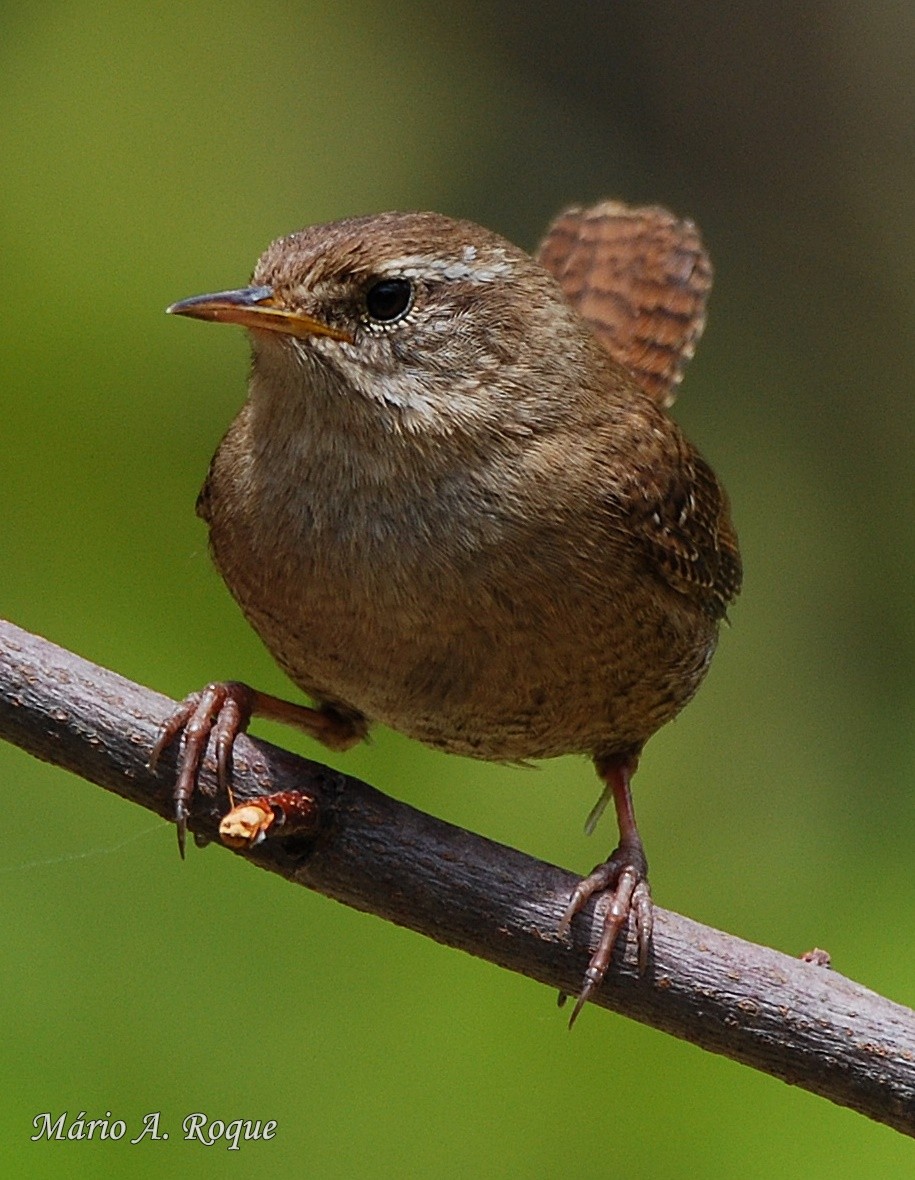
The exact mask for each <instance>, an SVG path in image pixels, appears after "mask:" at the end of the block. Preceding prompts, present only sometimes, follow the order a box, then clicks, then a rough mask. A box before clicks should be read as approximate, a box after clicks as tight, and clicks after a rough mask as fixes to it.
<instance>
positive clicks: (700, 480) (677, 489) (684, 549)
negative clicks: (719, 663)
mask: <svg viewBox="0 0 915 1180" xmlns="http://www.w3.org/2000/svg"><path fill="white" fill-rule="evenodd" d="M679 448H680V456H679V459H680V461H679V462H673V463H670V464H665V465H664V468H663V473H662V474H661V475H660V476H659V477H656V478H654V479H650V480H647V481H646V480H644V479H639V478H638V477H637V476H635V475H634V476H633V478H632V480H631V481H630V482H629V484H628V486H626V487H625V488H624V490H623V501H624V503H625V505H626V508H625V514H626V526H627V531H629V532H630V534H631V535H632V536H633V537H636V538H638V540H639V542H640V544H641V545H642V547H643V550H644V553H645V555H646V557H647V558H648V561H649V564H650V565H651V567H652V568H653V569H654V571H655V573H656V574H658V575H659V576H660V577H661V578H663V579H664V580H665V581H666V582H667V583H668V584H669V585H671V586H672V587H673V588H674V589H675V590H677V591H679V592H680V593H681V594H685V595H686V596H687V597H689V598H692V599H693V601H695V602H696V603H697V604H698V605H699V607H700V608H701V609H702V611H703V612H704V613H705V614H707V615H709V616H710V617H712V618H715V619H720V618H723V617H724V616H725V613H726V611H727V608H728V605H729V604H730V603H731V602H733V600H734V599H735V598H736V597H737V594H738V592H739V591H740V585H741V580H742V567H741V561H740V552H739V550H738V547H737V534H736V532H735V531H734V526H733V524H732V523H731V515H730V506H729V504H728V499H727V495H726V493H725V491H724V489H723V488H722V486H721V484H720V483H719V482H718V480H717V478H716V477H715V473H714V472H713V471H712V469H711V467H709V465H708V464H707V463H706V462H705V460H704V459H703V458H702V457H701V456H700V455H699V454H697V453H696V451H695V450H693V448H692V447H691V446H690V444H689V443H687V442H686V440H685V439H682V438H680V439H679Z"/></svg>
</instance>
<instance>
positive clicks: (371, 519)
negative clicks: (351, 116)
mask: <svg viewBox="0 0 915 1180" xmlns="http://www.w3.org/2000/svg"><path fill="white" fill-rule="evenodd" d="M710 281H711V270H710V266H709V263H708V260H707V258H706V255H705V253H704V251H703V249H702V245H701V242H700V240H699V236H698V233H697V231H696V229H695V227H694V226H693V225H692V223H690V222H686V221H678V220H677V219H676V218H674V217H673V216H672V215H671V214H669V213H667V212H666V211H664V210H662V209H657V208H645V209H631V208H628V207H626V206H624V205H621V204H619V203H615V202H604V203H603V204H600V205H598V206H596V207H595V208H593V209H589V210H577V209H573V210H569V211H568V212H566V213H565V214H563V215H562V216H561V217H560V218H559V219H558V220H557V221H556V222H555V223H554V224H553V226H552V227H551V228H550V230H549V231H548V234H547V237H546V239H545V241H544V243H543V245H542V247H541V250H540V261H539V262H538V261H535V260H534V259H532V258H531V257H530V256H529V255H527V254H525V253H524V252H523V251H521V250H519V249H518V248H516V247H515V246H513V245H511V244H510V243H509V242H507V241H505V240H504V239H503V238H501V237H499V236H497V235H496V234H494V233H490V232H489V231H487V230H485V229H482V228H480V227H479V226H477V225H474V224H471V223H470V222H466V221H455V220H452V219H450V218H447V217H443V216H440V215H438V214H434V213H386V214H380V215H377V216H371V217H359V218H352V219H348V220H343V221H337V222H333V223H331V224H328V225H319V226H313V227H311V228H308V229H304V230H301V231H300V232H299V233H295V234H291V235H290V236H289V237H286V238H281V239H280V240H278V241H276V242H274V243H273V244H272V245H271V246H270V247H269V248H268V250H267V251H266V253H265V254H264V255H263V256H262V257H261V259H260V261H259V262H258V264H257V267H256V268H255V271H254V275H253V278H252V281H251V285H250V286H248V287H244V288H242V289H240V290H235V291H224V292H220V293H218V294H214V295H203V296H199V297H197V298H194V299H187V300H184V301H182V302H180V303H176V304H174V305H173V306H172V307H171V308H169V310H170V311H171V312H174V313H176V314H179V315H186V316H193V317H196V318H199V319H206V320H216V321H220V322H227V323H233V324H241V325H242V326H244V327H246V328H248V329H249V331H250V334H251V342H252V348H253V366H252V372H251V381H250V387H249V393H248V400H247V401H246V403H245V405H244V407H243V408H242V410H241V412H240V413H239V415H238V417H237V418H236V419H235V421H234V422H233V423H232V425H231V427H230V428H229V431H228V433H227V434H226V436H225V438H224V439H223V441H222V443H221V444H220V446H219V449H218V450H217V452H216V454H215V456H214V457H213V461H212V464H211V466H210V471H209V475H208V476H207V480H206V483H205V484H204V487H203V490H202V492H201V494H200V497H199V499H198V502H197V511H198V513H199V515H200V516H202V517H203V519H204V520H205V521H206V522H207V524H208V525H209V530H210V543H211V547H212V553H213V557H214V560H215V562H216V565H217V567H218V569H219V571H220V573H221V574H222V576H223V578H224V579H225V581H226V584H227V585H228V587H229V589H230V590H231V592H232V594H233V595H234V596H235V598H236V600H237V601H238V603H239V605H240V606H241V608H242V610H243V612H244V614H245V616H246V617H247V618H248V620H249V622H250V623H251V624H252V626H253V627H254V629H255V630H256V631H257V633H258V634H259V635H260V637H261V638H262V639H263V641H264V643H265V644H266V645H267V647H268V648H269V649H270V651H271V652H272V654H273V656H274V657H275V658H276V660H277V662H278V663H279V664H280V666H281V667H282V668H283V669H284V671H285V672H286V673H287V674H288V676H289V677H290V679H292V680H293V681H294V682H295V683H296V684H297V685H298V686H299V688H301V689H302V690H303V691H304V692H305V693H307V694H308V696H309V697H311V698H312V700H313V701H314V702H315V705H314V707H313V708H306V707H304V706H300V705H293V704H290V703H288V702H286V701H281V700H278V699H277V698H275V697H271V696H268V695H266V694H264V693H260V692H257V691H255V690H253V689H250V688H248V687H247V686H246V685H242V684H238V683H231V684H213V685H210V686H208V687H207V689H205V690H204V691H203V692H202V693H199V694H194V695H192V696H191V697H189V698H188V699H187V701H186V702H185V704H184V705H183V706H182V707H181V709H180V710H179V711H178V712H177V713H176V714H175V716H174V717H173V718H172V720H171V721H170V722H169V724H168V725H167V726H166V727H165V729H164V730H163V732H162V734H161V736H160V738H159V741H158V742H157V744H156V747H155V750H154V751H153V756H152V762H153V764H154V763H155V760H156V759H157V758H158V756H159V754H160V753H161V751H162V750H163V749H164V748H165V747H166V746H167V745H168V744H169V742H171V741H172V740H173V739H174V738H175V737H176V736H177V735H178V734H179V733H180V732H182V731H183V732H184V751H183V755H182V760H181V764H180V770H179V779H178V784H177V786H176V792H175V797H176V813H177V814H176V818H177V824H178V833H179V844H180V846H181V848H182V854H183V848H184V841H185V831H186V825H187V816H188V802H189V800H190V796H191V794H192V792H193V789H194V783H195V780H196V774H197V769H198V766H199V762H200V759H201V758H202V755H203V752H204V749H205V747H206V744H207V741H208V738H209V736H210V733H211V730H212V731H213V732H214V736H215V738H216V748H217V752H218V759H219V765H220V769H221V775H222V777H223V778H224V779H225V780H227V778H228V767H229V758H230V752H231V744H232V741H233V740H234V737H235V735H236V734H237V733H238V732H239V731H240V730H241V729H243V728H244V727H245V725H246V724H247V722H248V720H249V719H250V717H251V716H252V715H254V714H257V715H262V716H265V717H270V718H273V719H278V720H281V721H285V722H289V723H291V724H294V725H297V726H299V727H300V728H302V729H304V730H305V731H306V732H307V733H309V734H310V735H311V736H313V737H315V738H317V739H318V740H319V741H321V742H323V743H325V744H326V745H328V746H330V747H331V748H333V749H338V750H342V749H346V748H347V747H348V746H350V745H352V744H353V743H355V742H358V741H360V740H361V739H362V738H364V737H365V736H366V733H367V731H368V727H369V724H370V723H371V722H382V723H384V724H386V725H389V726H391V727H392V728H394V729H397V730H399V731H400V732H402V733H405V734H408V735H409V736H411V737H414V738H416V739H418V740H419V741H422V742H425V743H427V744H428V745H431V746H435V747H437V748H439V749H442V750H447V751H450V752H452V753H457V754H466V755H470V756H471V757H475V758H483V759H489V760H494V761H504V762H520V761H528V760H530V759H536V758H551V757H554V756H556V755H559V754H569V753H580V754H587V755H589V756H590V757H592V758H593V760H594V763H595V765H596V767H597V771H598V774H599V775H600V777H601V779H602V780H603V783H604V792H603V795H602V796H601V800H600V801H599V803H598V806H597V807H596V808H595V811H594V812H593V813H592V817H591V821H589V822H591V823H592V824H593V822H594V821H596V818H597V815H598V814H599V812H600V810H601V809H602V806H603V804H604V803H605V802H606V801H607V800H609V799H611V798H612V800H613V802H614V804H615V808H616V814H617V820H618V823H619V832H620V840H619V844H618V846H617V848H616V849H615V850H614V852H613V853H612V854H611V856H610V857H609V859H608V860H607V861H606V862H604V863H603V864H601V865H598V867H597V868H596V869H595V870H594V871H593V872H592V873H591V874H590V875H589V876H588V877H586V878H585V879H584V880H583V881H582V882H581V884H580V885H579V886H578V888H577V889H576V890H575V892H574V893H573V895H572V898H571V899H570V901H569V905H568V908H567V910H566V913H565V916H564V917H563V919H562V922H561V924H560V929H561V930H562V931H563V932H564V931H565V930H567V928H568V926H569V923H570V922H571V920H572V918H573V917H574V916H575V914H577V913H578V912H579V911H580V910H581V909H582V907H583V906H584V905H585V903H586V902H587V900H588V899H589V898H590V897H591V896H592V895H593V894H595V893H597V892H598V891H601V890H607V891H608V892H609V894H610V897H609V902H608V905H607V908H606V911H605V918H604V925H603V932H602V936H601V938H600V940H599V943H598V946H597V948H596V949H595V951H594V953H593V956H592V958H591V961H590V965H589V967H588V970H587V972H586V975H585V982H584V987H583V990H582V992H581V995H580V997H579V1000H578V1003H577V1005H576V1008H575V1011H574V1012H573V1016H572V1019H573V1020H574V1019H575V1016H576V1015H577V1014H578V1012H579V1010H580V1008H581V1006H582V1004H584V1002H585V1001H586V1000H587V999H588V997H589V996H590V995H591V994H592V992H593V991H594V989H595V988H596V987H597V986H599V984H600V982H601V980H602V979H603V977H604V975H605V973H606V971H607V968H608V966H609V963H610V959H611V955H612V952H613V947H614V944H615V942H616V938H617V935H618V933H619V931H620V930H621V929H622V928H623V926H624V925H625V924H626V923H627V921H628V919H629V916H630V913H632V914H633V915H634V918H635V923H636V932H637V939H638V946H639V963H640V967H641V968H642V969H644V967H645V964H646V961H647V955H648V948H649V942H650V936H651V912H652V907H651V896H650V892H649V888H648V882H647V871H648V866H647V861H646V859H645V853H644V850H643V847H642V841H641V838H640V836H639V832H638V829H637V827H636V822H635V816H634V813H633V808H632V799H631V795H630V789H629V783H630V778H631V776H632V774H633V772H634V771H635V769H636V766H637V764H638V760H639V755H640V753H641V750H642V748H643V746H644V745H645V742H646V741H647V740H648V738H649V737H651V735H652V734H653V733H654V732H655V731H656V730H657V729H658V728H659V727H660V726H662V725H663V724H664V723H665V722H666V721H669V720H670V719H671V718H672V717H673V716H674V715H675V714H676V713H677V712H678V711H679V710H680V709H681V708H682V707H683V705H684V704H686V702H687V701H688V700H689V699H690V698H691V697H692V695H693V694H694V693H695V691H696V689H697V688H698V686H699V683H700V681H701V680H702V678H703V676H704V675H705V672H706V670H707V668H708V665H709V661H710V659H711V656H712V653H713V651H714V648H715V643H716V639H717V633H718V627H719V623H720V621H721V620H722V619H723V618H724V616H725V611H726V608H727V606H728V603H729V602H730V601H731V600H732V599H733V598H734V596H735V595H736V594H737V592H738V589H739V587H740V579H741V567H740V558H739V555H738V550H737V539H736V536H735V533H734V529H733V527H732V525H731V521H730V518H729V510H728V503H727V498H726V496H725V493H724V491H723V490H722V488H721V486H720V484H719V483H718V481H717V479H716V478H715V475H714V473H713V472H712V470H711V468H710V467H709V466H708V465H707V464H706V463H705V461H704V460H703V459H702V458H701V457H700V456H699V455H698V453H697V452H696V451H695V449H694V448H693V447H692V446H691V445H690V443H689V442H687V441H686V439H685V438H684V437H683V435H682V434H681V433H680V431H679V429H678V428H677V426H676V425H675V424H674V422H673V421H672V420H671V418H670V417H669V416H668V415H667V413H666V412H665V408H664V407H665V406H666V405H668V404H669V403H670V401H672V400H673V391H674V388H675V386H676V384H677V382H678V381H679V379H680V376H681V374H682V369H683V366H684V364H685V362H686V360H687V359H688V358H689V356H691V355H692V350H693V347H694V344H695V341H696V339H697V338H698V336H699V334H700V333H701V330H702V326H703V318H704V307H705V298H706V295H707V293H708V289H709V286H710Z"/></svg>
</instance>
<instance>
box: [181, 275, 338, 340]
mask: <svg viewBox="0 0 915 1180" xmlns="http://www.w3.org/2000/svg"><path fill="white" fill-rule="evenodd" d="M166 311H167V312H168V314H169V315H186V316H191V318H192V319H196V320H212V321H213V322H214V323H217V324H240V325H241V326H242V327H243V328H252V329H253V330H254V331H257V332H283V333H285V334H286V335H287V336H329V337H330V338H331V339H332V340H345V341H347V342H348V343H352V337H351V336H350V335H349V333H348V332H344V331H342V330H341V329H340V328H333V327H331V325H330V324H325V323H322V322H321V320H316V319H315V318H314V316H310V315H306V314H305V312H303V311H292V310H290V309H289V308H286V307H282V306H280V304H279V303H278V301H277V299H276V296H275V295H274V293H273V288H272V287H242V288H241V289H240V290H238V291H217V292H216V293H215V294H213V295H194V296H193V297H192V298H191V299H182V300H180V302H178V303H173V304H172V305H171V307H169V308H166Z"/></svg>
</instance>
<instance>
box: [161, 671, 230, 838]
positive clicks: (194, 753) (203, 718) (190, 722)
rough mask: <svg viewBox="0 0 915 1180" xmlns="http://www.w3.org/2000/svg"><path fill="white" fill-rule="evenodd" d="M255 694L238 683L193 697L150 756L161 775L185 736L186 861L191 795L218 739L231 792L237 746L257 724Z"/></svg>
mask: <svg viewBox="0 0 915 1180" xmlns="http://www.w3.org/2000/svg"><path fill="white" fill-rule="evenodd" d="M251 708H252V690H251V689H249V688H248V686H247V685H246V684H240V683H239V682H238V681H229V682H226V683H213V684H208V685H207V686H206V688H205V689H204V690H203V691H202V692H195V693H191V695H190V696H188V697H186V698H185V699H184V701H182V703H181V704H180V705H179V706H178V708H177V709H176V710H175V712H174V713H173V714H172V715H171V717H169V719H168V720H167V721H166V722H165V724H164V725H163V726H162V729H161V731H160V733H159V736H158V738H157V739H156V744H155V745H154V746H153V748H152V752H151V754H150V757H149V763H148V765H149V768H150V770H155V768H156V764H157V763H158V761H159V758H160V756H161V755H162V753H163V751H164V750H166V749H167V748H168V747H169V746H170V745H171V744H172V742H174V741H175V739H176V738H177V737H178V735H179V734H183V739H184V740H183V744H182V750H181V755H180V757H179V760H178V778H177V780H176V782H175V790H174V796H173V797H174V801H175V824H176V827H177V832H178V851H179V852H180V853H181V857H182V859H183V858H184V854H185V846H186V844H187V821H188V815H189V805H190V800H191V796H192V795H193V793H194V789H195V787H196V785H197V776H198V774H199V772H200V766H201V763H202V762H203V758H204V755H205V753H206V748H207V743H208V742H209V740H210V736H211V734H212V736H213V739H214V743H215V748H216V765H217V773H218V777H219V783H220V786H221V787H223V788H224V789H226V790H228V789H229V781H230V778H231V772H232V747H233V745H234V743H235V739H236V738H237V737H238V735H239V733H242V732H243V731H244V729H245V727H246V726H247V724H248V722H249V721H250V719H251Z"/></svg>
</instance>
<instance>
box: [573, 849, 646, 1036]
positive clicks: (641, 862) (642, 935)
mask: <svg viewBox="0 0 915 1180" xmlns="http://www.w3.org/2000/svg"><path fill="white" fill-rule="evenodd" d="M596 893H606V895H607V898H608V901H607V905H606V908H605V910H604V915H603V925H602V928H601V933H600V938H599V940H598V943H597V947H596V948H595V950H594V952H593V953H592V955H591V959H590V962H589V963H588V969H587V971H585V978H584V984H583V985H582V989H581V992H580V993H579V996H578V999H577V1001H576V1003H575V1007H574V1009H573V1010H572V1015H571V1017H570V1018H569V1028H571V1027H572V1025H573V1024H574V1023H575V1021H576V1020H577V1019H578V1014H579V1012H581V1010H582V1008H583V1007H584V1006H585V1004H586V1003H587V1002H588V1000H590V999H591V997H592V996H593V995H594V993H595V991H596V990H597V989H598V988H599V987H600V985H601V983H602V982H603V980H604V976H605V975H606V974H607V970H608V968H609V966H610V960H611V959H612V957H613V950H614V947H615V946H616V942H617V938H618V937H619V933H620V931H621V930H622V929H623V928H624V927H625V926H626V925H627V923H628V922H629V918H630V915H632V916H633V918H634V920H635V935H636V943H637V948H638V969H639V974H640V975H641V974H644V972H645V970H646V968H647V966H648V952H649V948H650V945H651V931H652V925H653V905H652V901H651V890H650V888H649V886H648V863H647V861H646V860H645V854H644V852H643V851H642V848H641V846H640V845H638V846H636V845H630V846H626V845H622V844H621V845H620V847H619V848H617V849H616V851H615V852H614V853H613V854H612V855H611V856H610V858H609V859H608V860H606V861H605V862H604V863H603V864H599V865H598V866H597V867H596V868H595V869H594V871H593V872H591V873H589V874H588V876H587V877H585V878H584V879H583V880H582V881H580V882H579V883H578V885H576V887H575V889H574V890H573V891H572V896H571V897H570V898H569V903H568V905H567V906H566V910H565V913H564V914H563V916H562V920H561V922H560V923H559V933H560V935H561V936H563V937H564V936H565V935H566V934H567V933H568V931H569V928H570V926H571V923H572V919H573V918H574V917H575V916H576V914H579V913H580V912H581V911H582V909H584V907H585V905H586V904H587V903H588V901H589V900H590V898H592V897H593V896H594V894H596Z"/></svg>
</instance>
